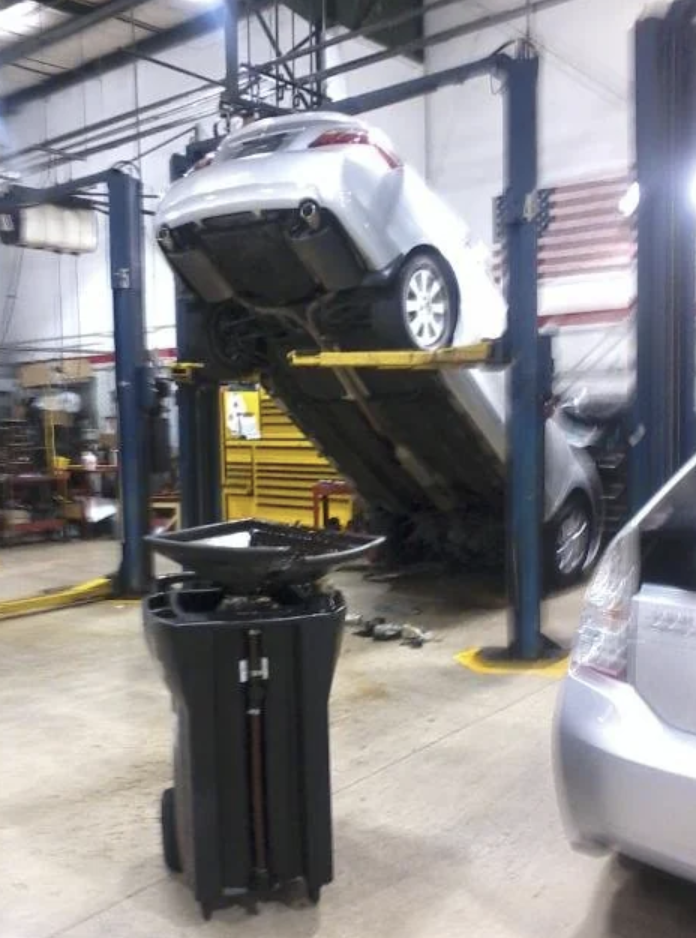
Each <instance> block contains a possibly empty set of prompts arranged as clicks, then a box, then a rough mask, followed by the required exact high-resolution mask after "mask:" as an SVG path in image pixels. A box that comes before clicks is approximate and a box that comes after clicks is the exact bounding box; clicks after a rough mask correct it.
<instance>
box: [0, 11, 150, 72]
mask: <svg viewBox="0 0 696 938" xmlns="http://www.w3.org/2000/svg"><path fill="white" fill-rule="evenodd" d="M143 2H144V0H107V2H106V3H103V4H102V5H101V6H98V7H95V8H94V9H93V10H91V11H90V12H89V13H86V14H84V15H83V16H75V17H71V18H70V19H69V20H66V22H64V23H59V24H58V25H57V26H53V27H52V28H51V29H45V30H44V31H43V32H40V33H36V34H35V35H33V36H27V38H26V39H20V40H19V42H12V43H10V45H8V46H4V47H3V48H2V49H0V66H2V65H11V64H12V63H13V62H18V61H19V60H20V59H23V58H26V57H29V56H32V55H36V53H37V52H40V51H41V49H45V48H46V46H50V45H53V43H55V42H62V41H63V40H64V39H70V38H71V37H72V36H76V35H77V34H78V33H81V32H83V31H84V30H85V29H89V28H90V27H92V26H98V25H99V24H100V23H103V22H104V21H105V20H109V19H113V18H114V17H115V16H118V15H119V14H120V13H125V12H127V11H128V10H131V9H132V8H133V7H135V6H138V5H139V4H140V3H143Z"/></svg>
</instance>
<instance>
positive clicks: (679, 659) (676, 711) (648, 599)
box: [628, 582, 696, 733]
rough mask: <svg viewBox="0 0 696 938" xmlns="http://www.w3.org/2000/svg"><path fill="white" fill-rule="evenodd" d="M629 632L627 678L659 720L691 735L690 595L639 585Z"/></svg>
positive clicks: (695, 644) (694, 639) (695, 686)
mask: <svg viewBox="0 0 696 938" xmlns="http://www.w3.org/2000/svg"><path fill="white" fill-rule="evenodd" d="M631 633H632V642H631V654H630V655H629V672H628V676H629V680H630V681H631V683H632V684H633V685H634V687H635V688H636V690H637V691H638V693H639V694H640V695H641V697H642V698H643V699H644V700H645V701H646V703H647V704H648V705H649V706H650V707H651V709H652V710H654V711H655V713H657V715H658V716H659V717H660V718H661V719H662V720H664V721H665V722H666V723H668V724H669V725H670V726H673V727H675V728H676V729H679V730H683V731H685V732H687V733H696V593H695V592H693V591H691V590H687V589H680V588H678V587H674V586H664V585H661V584H656V583H646V582H644V583H643V585H642V587H641V589H640V591H639V592H638V594H637V595H636V596H635V597H634V598H633V609H632V621H631Z"/></svg>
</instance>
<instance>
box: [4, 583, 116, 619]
mask: <svg viewBox="0 0 696 938" xmlns="http://www.w3.org/2000/svg"><path fill="white" fill-rule="evenodd" d="M112 595H113V584H112V581H111V579H110V578H109V577H97V579H95V580H87V582H86V583H78V585H77V586H69V587H67V588H65V589H60V590H53V591H51V592H46V593H39V594H38V595H37V596H23V597H22V598H21V599H7V600H4V601H1V602H0V620H2V619H14V618H16V617H18V616H28V615H32V614H33V613H36V612H50V611H51V610H52V609H63V608H65V607H66V606H74V605H77V604H79V603H91V602H96V601H97V600H99V599H108V598H109V597H110V596H112Z"/></svg>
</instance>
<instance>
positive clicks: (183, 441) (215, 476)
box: [176, 284, 222, 528]
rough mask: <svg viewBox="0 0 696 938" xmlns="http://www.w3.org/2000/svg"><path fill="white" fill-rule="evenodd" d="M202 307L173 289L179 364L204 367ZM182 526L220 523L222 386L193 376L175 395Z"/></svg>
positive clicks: (189, 526)
mask: <svg viewBox="0 0 696 938" xmlns="http://www.w3.org/2000/svg"><path fill="white" fill-rule="evenodd" d="M205 315H206V310H205V308H203V309H201V308H200V306H199V305H198V304H197V301H196V300H194V299H192V298H189V297H188V296H187V295H186V294H185V293H184V291H183V289H182V288H181V286H180V285H179V284H177V298H176V344H177V354H178V357H179V361H184V362H200V363H202V364H204V363H205V359H206V354H205V343H204V342H203V340H202V332H203V330H204V329H205ZM176 399H177V409H178V412H179V488H180V491H181V524H182V527H185V528H191V527H196V526H197V525H199V524H212V523H213V522H215V521H221V520H222V494H221V486H222V480H221V478H220V445H221V441H220V382H219V381H217V380H214V379H213V378H208V377H206V373H205V372H204V373H203V375H202V376H201V377H197V376H194V378H193V380H192V381H191V382H190V383H189V384H180V385H179V388H178V390H177V396H176Z"/></svg>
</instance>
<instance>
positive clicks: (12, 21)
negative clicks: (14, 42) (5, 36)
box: [0, 0, 40, 35]
mask: <svg viewBox="0 0 696 938" xmlns="http://www.w3.org/2000/svg"><path fill="white" fill-rule="evenodd" d="M39 11H40V7H39V4H38V3H36V2H35V0H20V2H19V3H13V4H12V6H11V7H7V8H6V9H4V10H0V32H3V33H19V34H20V35H22V34H24V33H26V32H28V31H31V30H33V29H36V28H37V27H38V26H39V17H38V15H37V14H38V13H39Z"/></svg>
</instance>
